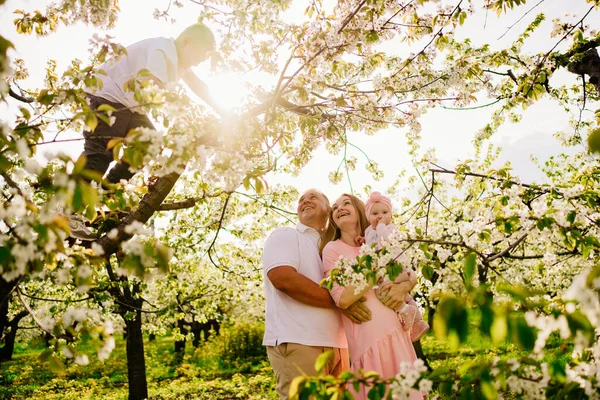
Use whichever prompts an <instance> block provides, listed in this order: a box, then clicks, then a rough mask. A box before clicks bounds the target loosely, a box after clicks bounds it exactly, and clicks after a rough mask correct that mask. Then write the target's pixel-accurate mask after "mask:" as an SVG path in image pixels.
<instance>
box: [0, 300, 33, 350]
mask: <svg viewBox="0 0 600 400" xmlns="http://www.w3.org/2000/svg"><path fill="white" fill-rule="evenodd" d="M28 314H29V313H28V312H27V311H26V310H23V311H21V312H20V313H18V314H17V315H15V317H14V318H13V319H12V320H11V321H10V323H9V326H8V327H9V329H10V330H9V331H8V333H7V334H6V336H5V337H4V338H3V342H4V347H2V348H0V361H10V360H12V356H13V353H14V351H15V338H16V337H17V330H18V329H19V322H20V321H21V320H22V319H23V318H25V317H26V316H27V315H28Z"/></svg>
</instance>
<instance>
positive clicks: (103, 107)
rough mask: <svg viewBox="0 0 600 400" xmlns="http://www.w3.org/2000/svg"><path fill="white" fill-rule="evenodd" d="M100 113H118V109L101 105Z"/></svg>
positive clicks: (99, 107) (108, 105)
mask: <svg viewBox="0 0 600 400" xmlns="http://www.w3.org/2000/svg"><path fill="white" fill-rule="evenodd" d="M97 110H98V111H104V112H109V111H110V112H114V111H117V109H116V108H114V107H113V106H111V105H110V104H100V105H99V106H98V108H97Z"/></svg>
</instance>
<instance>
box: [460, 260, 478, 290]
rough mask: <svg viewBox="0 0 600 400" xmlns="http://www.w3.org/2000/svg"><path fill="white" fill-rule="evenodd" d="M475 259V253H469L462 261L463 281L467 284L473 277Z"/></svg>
mask: <svg viewBox="0 0 600 400" xmlns="http://www.w3.org/2000/svg"><path fill="white" fill-rule="evenodd" d="M476 261H477V255H476V254H475V253H470V254H469V255H467V256H466V257H465V259H464V261H463V274H464V277H465V282H466V283H467V285H469V286H470V284H471V279H473V275H474V274H475V265H476Z"/></svg>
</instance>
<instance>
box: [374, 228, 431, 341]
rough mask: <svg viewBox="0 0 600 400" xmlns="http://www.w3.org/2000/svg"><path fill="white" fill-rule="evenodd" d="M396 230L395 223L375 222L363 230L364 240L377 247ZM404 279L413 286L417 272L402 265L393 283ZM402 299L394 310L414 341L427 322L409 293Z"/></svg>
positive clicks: (383, 282)
mask: <svg viewBox="0 0 600 400" xmlns="http://www.w3.org/2000/svg"><path fill="white" fill-rule="evenodd" d="M396 230H397V228H396V225H394V224H388V225H385V224H383V223H381V222H380V223H379V224H377V228H376V229H373V228H372V227H371V226H369V227H368V228H367V229H366V230H365V242H366V244H367V245H368V246H371V245H372V244H373V243H375V244H376V245H377V246H378V247H379V246H381V243H380V242H381V240H382V239H387V237H388V236H389V235H390V234H392V232H394V231H396ZM404 281H410V282H411V283H412V284H413V286H414V285H415V284H416V283H417V273H416V272H415V270H414V269H412V268H411V267H409V266H405V267H403V270H402V273H401V274H400V275H398V276H397V277H396V281H395V283H400V282H404ZM389 283H392V282H391V281H390V280H389V278H387V277H386V278H385V279H384V280H383V281H381V282H378V283H377V284H378V285H379V286H380V287H381V286H384V285H387V284H389ZM404 301H405V303H404V304H402V305H401V306H400V308H399V309H398V310H397V311H396V312H397V313H398V318H399V319H400V323H401V324H402V327H403V328H404V330H406V331H409V332H410V339H411V340H412V341H413V342H416V341H417V340H419V339H421V338H422V337H423V335H424V334H425V332H427V331H428V330H429V324H428V323H427V322H425V321H423V316H422V315H421V311H420V310H419V306H417V303H416V302H415V300H414V299H413V298H412V296H411V295H409V294H408V293H407V294H406V299H405V300H404Z"/></svg>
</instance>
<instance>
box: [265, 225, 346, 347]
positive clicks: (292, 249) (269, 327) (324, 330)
mask: <svg viewBox="0 0 600 400" xmlns="http://www.w3.org/2000/svg"><path fill="white" fill-rule="evenodd" d="M284 265H285V266H290V267H294V268H295V269H296V270H297V271H298V272H299V273H300V274H302V275H304V276H306V277H307V278H309V279H310V280H312V281H313V282H316V283H317V284H318V283H320V281H321V279H323V262H322V261H321V256H320V255H319V233H318V232H317V231H316V230H314V229H313V228H310V227H308V226H306V225H303V224H301V223H298V224H297V225H296V227H295V228H290V227H285V228H278V229H276V230H274V231H273V232H272V233H271V235H269V237H268V238H267V241H266V242H265V247H264V250H263V269H264V279H265V297H266V300H267V304H266V318H265V319H266V329H265V337H264V340H263V345H265V346H276V345H278V344H281V343H298V344H303V345H308V346H324V347H338V348H347V347H348V343H347V341H346V335H345V333H344V328H343V325H342V317H341V314H340V313H339V312H338V311H336V310H334V309H331V308H319V307H313V306H309V305H307V304H304V303H301V302H299V301H297V300H294V299H292V298H291V297H289V296H288V295H287V294H285V293H283V292H282V291H280V290H277V289H275V287H274V286H273V284H272V283H271V281H270V280H269V278H268V276H267V274H268V272H269V271H270V270H272V269H273V268H276V267H280V266H284Z"/></svg>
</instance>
